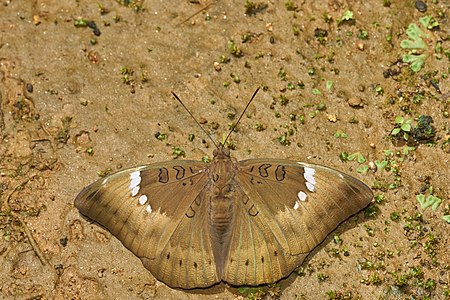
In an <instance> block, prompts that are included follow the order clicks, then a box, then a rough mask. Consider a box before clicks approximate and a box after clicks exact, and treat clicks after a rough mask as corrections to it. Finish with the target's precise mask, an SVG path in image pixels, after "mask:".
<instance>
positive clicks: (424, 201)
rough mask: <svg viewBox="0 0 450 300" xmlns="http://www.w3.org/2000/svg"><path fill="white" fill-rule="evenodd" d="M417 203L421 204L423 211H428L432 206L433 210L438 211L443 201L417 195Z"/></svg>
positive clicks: (431, 196)
mask: <svg viewBox="0 0 450 300" xmlns="http://www.w3.org/2000/svg"><path fill="white" fill-rule="evenodd" d="M416 199H417V201H418V202H419V203H420V207H421V208H422V209H427V208H428V207H430V206H431V209H432V210H437V209H438V208H439V205H441V202H442V199H440V198H438V197H436V196H433V195H429V196H428V197H425V195H422V194H419V195H416Z"/></svg>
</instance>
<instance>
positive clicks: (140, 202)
mask: <svg viewBox="0 0 450 300" xmlns="http://www.w3.org/2000/svg"><path fill="white" fill-rule="evenodd" d="M147 200H148V198H147V196H146V195H141V196H140V197H139V204H140V205H144V204H145V202H147Z"/></svg>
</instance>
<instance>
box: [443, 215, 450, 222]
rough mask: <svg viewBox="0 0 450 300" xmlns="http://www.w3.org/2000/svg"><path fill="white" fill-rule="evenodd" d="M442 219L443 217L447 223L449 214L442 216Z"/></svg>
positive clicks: (449, 219) (449, 217)
mask: <svg viewBox="0 0 450 300" xmlns="http://www.w3.org/2000/svg"><path fill="white" fill-rule="evenodd" d="M442 219H443V220H444V221H446V222H447V223H450V215H445V216H442Z"/></svg>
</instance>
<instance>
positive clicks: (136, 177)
mask: <svg viewBox="0 0 450 300" xmlns="http://www.w3.org/2000/svg"><path fill="white" fill-rule="evenodd" d="M141 180H142V178H141V172H140V171H134V172H132V173H130V186H129V187H128V188H129V189H130V190H131V196H132V197H134V196H136V195H137V193H138V192H139V184H140V183H141Z"/></svg>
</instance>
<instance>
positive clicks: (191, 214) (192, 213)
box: [185, 205, 195, 219]
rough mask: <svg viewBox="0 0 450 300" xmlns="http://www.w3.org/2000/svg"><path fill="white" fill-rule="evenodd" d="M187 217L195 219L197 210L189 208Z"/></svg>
mask: <svg viewBox="0 0 450 300" xmlns="http://www.w3.org/2000/svg"><path fill="white" fill-rule="evenodd" d="M185 215H186V217H188V218H189V219H191V218H193V217H194V216H195V210H194V209H193V208H192V205H191V206H189V209H188V211H187V212H186V213H185Z"/></svg>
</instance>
